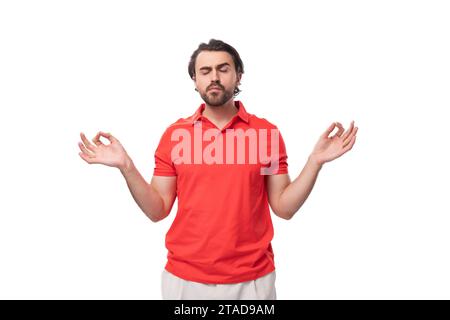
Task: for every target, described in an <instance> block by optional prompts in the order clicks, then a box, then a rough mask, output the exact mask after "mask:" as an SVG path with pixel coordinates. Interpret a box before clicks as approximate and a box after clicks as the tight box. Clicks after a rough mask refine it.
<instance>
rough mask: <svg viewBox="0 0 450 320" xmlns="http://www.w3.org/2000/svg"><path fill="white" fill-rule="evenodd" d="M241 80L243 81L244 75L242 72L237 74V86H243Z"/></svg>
mask: <svg viewBox="0 0 450 320" xmlns="http://www.w3.org/2000/svg"><path fill="white" fill-rule="evenodd" d="M241 79H242V73H241V72H240V73H238V74H237V85H240V84H241Z"/></svg>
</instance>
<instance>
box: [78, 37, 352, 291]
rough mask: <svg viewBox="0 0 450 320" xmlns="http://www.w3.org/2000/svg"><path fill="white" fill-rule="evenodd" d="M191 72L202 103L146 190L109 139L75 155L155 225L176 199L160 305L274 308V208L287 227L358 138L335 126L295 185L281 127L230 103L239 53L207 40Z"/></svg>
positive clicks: (239, 70) (168, 134) (174, 135)
mask: <svg viewBox="0 0 450 320" xmlns="http://www.w3.org/2000/svg"><path fill="white" fill-rule="evenodd" d="M188 71H189V75H190V77H191V78H192V80H193V81H194V85H195V90H196V91H198V92H199V94H200V96H201V98H202V99H203V101H204V103H202V104H201V105H200V106H199V107H198V108H197V110H196V111H195V112H194V114H193V115H191V116H190V117H187V118H180V119H179V120H177V121H176V122H174V123H173V124H172V125H170V126H169V127H168V128H167V129H166V130H165V132H164V133H163V135H162V137H161V139H160V142H159V145H158V147H157V149H156V152H155V168H154V173H153V177H152V179H151V183H150V184H148V183H147V182H146V181H145V180H144V178H143V177H142V176H141V174H140V173H139V172H138V170H137V169H136V167H135V166H134V164H133V161H132V160H131V158H130V157H129V156H128V154H127V152H126V151H125V149H124V147H123V146H122V145H121V143H120V142H119V140H118V139H117V138H115V137H113V136H112V135H111V134H110V133H105V132H101V131H100V132H98V133H97V135H96V136H95V137H94V138H93V139H92V141H93V143H94V144H92V143H90V142H89V141H88V140H87V139H86V137H85V136H84V134H83V133H81V134H80V135H81V139H82V141H83V142H80V143H79V147H80V149H81V152H80V153H79V155H80V157H81V158H82V159H83V160H85V161H86V162H87V163H90V164H92V163H100V164H104V165H108V166H112V167H116V168H119V169H120V171H121V173H122V174H123V176H124V177H125V180H126V182H127V185H128V188H129V189H130V192H131V194H132V196H133V198H134V199H135V201H136V202H137V204H138V205H139V207H140V208H141V209H142V211H143V212H144V213H145V214H146V215H147V216H148V217H149V218H150V219H151V220H152V221H153V222H157V221H160V220H162V219H164V218H165V217H166V216H167V215H169V213H170V211H171V209H172V206H173V203H174V201H175V198H176V197H178V212H177V214H176V217H175V219H174V221H173V224H172V226H171V227H170V229H169V231H168V232H167V236H166V247H167V249H168V255H167V258H168V261H167V264H166V266H165V268H164V270H163V273H162V296H163V299H276V290H275V277H276V276H275V263H274V253H273V250H272V246H271V240H272V238H273V226H272V221H271V216H270V210H269V205H270V207H271V208H272V211H273V212H274V213H275V214H276V215H277V216H279V217H281V218H283V219H291V218H292V216H293V215H294V214H295V213H296V212H297V211H298V209H299V208H300V207H301V206H302V204H303V203H304V202H305V200H306V199H307V197H308V195H309V194H310V192H311V190H312V188H313V186H314V183H315V181H316V178H317V175H318V173H319V171H320V169H321V168H322V166H323V165H324V163H326V162H329V161H331V160H333V159H336V158H338V157H340V156H341V155H343V154H344V153H346V152H347V151H349V150H350V149H351V148H352V147H353V145H354V143H355V139H356V132H357V130H358V128H357V127H355V126H354V122H353V121H352V122H351V124H350V127H349V128H348V129H347V130H346V131H345V132H344V128H343V126H342V125H341V124H340V123H339V122H334V123H332V124H331V125H330V126H329V127H328V128H327V129H326V131H325V132H324V133H323V134H322V135H321V136H320V139H319V141H318V142H317V143H316V145H315V147H314V149H313V151H312V152H311V154H310V156H309V157H308V160H307V162H306V164H305V166H304V168H303V170H302V172H301V173H300V174H299V175H298V177H297V178H296V179H295V180H294V181H292V182H291V180H290V177H289V174H288V169H287V166H288V165H287V154H286V148H285V145H284V141H283V138H282V136H281V134H280V133H279V132H278V129H277V127H276V126H275V125H273V124H271V123H270V122H269V121H267V120H265V119H263V118H259V117H257V116H255V115H253V114H250V113H248V112H247V110H246V109H245V108H244V105H243V103H242V102H241V101H235V100H234V99H233V98H234V97H235V96H236V95H237V94H238V93H239V91H240V90H239V88H238V86H239V85H240V80H241V78H242V74H243V73H244V67H243V63H242V61H241V58H240V56H239V54H238V52H237V51H236V50H235V49H234V48H233V47H232V46H230V45H228V44H226V43H224V42H222V41H219V40H214V39H211V40H210V41H209V43H207V44H206V43H202V44H200V46H199V47H198V49H197V50H196V51H194V53H193V54H192V57H191V60H190V62H189V66H188ZM335 127H337V128H338V130H337V132H336V133H335V134H334V135H333V136H329V135H330V134H331V132H332V131H333V130H334V128H335ZM101 136H103V137H105V138H107V139H108V140H109V141H110V144H108V145H104V144H103V143H102V142H101V141H100V137H101Z"/></svg>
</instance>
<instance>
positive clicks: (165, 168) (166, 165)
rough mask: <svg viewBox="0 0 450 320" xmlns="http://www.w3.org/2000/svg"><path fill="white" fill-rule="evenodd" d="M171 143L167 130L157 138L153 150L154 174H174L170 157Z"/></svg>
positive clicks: (174, 170)
mask: <svg viewBox="0 0 450 320" xmlns="http://www.w3.org/2000/svg"><path fill="white" fill-rule="evenodd" d="M171 152H172V143H171V140H170V133H169V130H166V131H165V132H164V133H163V135H162V136H161V139H160V140H159V144H158V147H157V148H156V151H155V167H154V170H153V175H155V176H176V175H177V172H176V169H175V166H174V164H173V162H172V159H171Z"/></svg>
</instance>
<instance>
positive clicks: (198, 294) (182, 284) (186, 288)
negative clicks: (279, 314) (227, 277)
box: [161, 269, 277, 300]
mask: <svg viewBox="0 0 450 320" xmlns="http://www.w3.org/2000/svg"><path fill="white" fill-rule="evenodd" d="M275 278H276V275H275V271H273V272H271V273H269V274H267V275H265V276H263V277H260V278H258V279H256V280H251V281H246V282H240V283H232V284H209V283H200V282H194V281H188V280H184V279H181V278H179V277H177V276H176V275H174V274H172V273H170V272H168V271H167V270H166V269H164V270H163V272H162V281H161V291H162V298H163V300H276V299H277V294H276V289H275Z"/></svg>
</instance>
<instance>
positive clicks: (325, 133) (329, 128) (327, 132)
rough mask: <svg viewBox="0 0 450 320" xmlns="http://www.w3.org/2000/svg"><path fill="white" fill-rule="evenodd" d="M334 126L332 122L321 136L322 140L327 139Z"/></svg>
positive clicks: (334, 123)
mask: <svg viewBox="0 0 450 320" xmlns="http://www.w3.org/2000/svg"><path fill="white" fill-rule="evenodd" d="M335 126H336V122H333V123H332V124H331V125H330V126H329V127H328V129H327V130H326V131H325V132H324V133H323V134H322V138H328V136H329V135H330V133H331V132H332V131H333V129H334V127H335Z"/></svg>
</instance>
